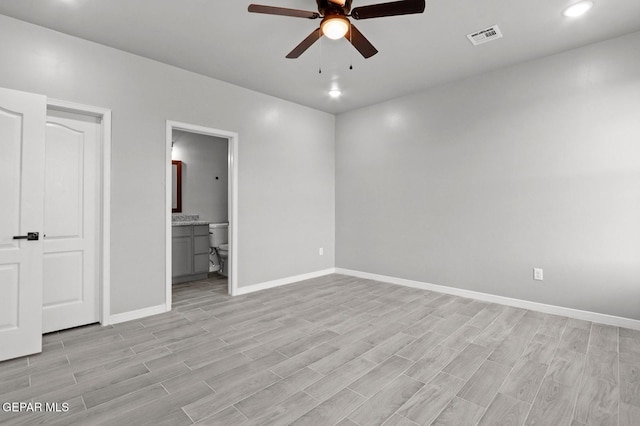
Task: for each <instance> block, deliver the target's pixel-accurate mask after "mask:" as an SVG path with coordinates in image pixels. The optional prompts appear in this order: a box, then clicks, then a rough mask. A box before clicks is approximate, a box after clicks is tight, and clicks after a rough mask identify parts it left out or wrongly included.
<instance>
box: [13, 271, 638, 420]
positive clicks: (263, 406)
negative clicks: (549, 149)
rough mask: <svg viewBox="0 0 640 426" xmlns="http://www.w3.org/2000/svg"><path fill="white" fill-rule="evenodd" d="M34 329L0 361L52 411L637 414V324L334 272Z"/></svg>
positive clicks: (107, 414)
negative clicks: (118, 317)
mask: <svg viewBox="0 0 640 426" xmlns="http://www.w3.org/2000/svg"><path fill="white" fill-rule="evenodd" d="M173 301H174V306H173V311H171V312H169V313H166V314H162V315H157V316H154V317H150V318H145V319H141V320H138V321H131V322H127V323H122V324H117V325H115V326H109V327H101V326H99V325H92V326H87V327H81V328H76V329H72V330H66V331H62V332H58V333H52V334H47V335H45V336H44V350H43V352H42V354H39V355H34V356H30V357H25V358H20V359H16V360H10V361H6V362H4V363H0V401H1V402H2V403H3V408H6V407H4V406H5V405H6V404H5V403H7V402H27V401H32V402H34V403H36V402H39V403H42V404H45V403H54V402H57V403H59V404H62V403H65V404H68V411H66V412H65V410H64V407H66V405H65V406H62V405H60V406H59V411H60V412H36V413H6V412H4V410H2V411H0V423H2V424H4V423H8V424H25V425H35V424H47V425H65V426H66V425H92V424H103V423H104V424H112V425H143V424H149V425H154V426H155V425H189V424H193V423H197V424H207V425H225V426H230V425H287V424H294V425H314V426H318V425H335V424H338V425H341V426H348V425H360V426H372V425H381V424H383V425H386V426H391V425H396V426H397V425H415V424H421V425H455V426H464V425H482V426H484V425H550V426H562V425H567V426H584V425H590V426H594V425H619V426H638V425H640V331H634V330H629V329H623V328H618V327H612V326H608V325H601V324H596V323H590V322H587V321H580V320H574V319H569V318H566V317H561V316H554V315H548V314H542V313H539V312H533V311H528V310H525V309H517V308H513V307H507V306H502V305H497V304H491V303H486V302H481V301H476V300H472V299H465V298H461V297H455V296H451V295H445V294H439V293H434V292H429V291H423V290H418V289H413V288H407V287H402V286H396V285H391V284H386V283H381V282H375V281H370V280H363V279H359V278H353V277H347V276H343V275H329V276H325V277H321V278H316V279H312V280H308V281H303V282H300V283H296V284H291V285H287V286H283V287H279V288H275V289H271V290H266V291H262V292H257V293H253V294H248V295H244V296H237V297H233V298H232V297H230V296H227V295H226V281H225V280H224V279H220V278H210V279H209V280H206V281H198V282H192V283H185V284H180V285H176V286H175V287H174V292H173Z"/></svg>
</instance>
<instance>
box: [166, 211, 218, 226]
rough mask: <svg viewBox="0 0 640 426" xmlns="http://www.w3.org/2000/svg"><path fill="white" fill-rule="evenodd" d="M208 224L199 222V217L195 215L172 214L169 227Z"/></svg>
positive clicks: (203, 221)
mask: <svg viewBox="0 0 640 426" xmlns="http://www.w3.org/2000/svg"><path fill="white" fill-rule="evenodd" d="M210 223H211V222H209V221H207V220H200V215H197V214H173V215H172V217H171V226H193V225H208V224H210Z"/></svg>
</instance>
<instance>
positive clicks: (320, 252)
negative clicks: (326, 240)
mask: <svg viewBox="0 0 640 426" xmlns="http://www.w3.org/2000/svg"><path fill="white" fill-rule="evenodd" d="M318 254H319V255H320V256H323V255H324V249H323V248H322V247H320V249H318Z"/></svg>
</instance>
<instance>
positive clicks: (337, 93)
mask: <svg viewBox="0 0 640 426" xmlns="http://www.w3.org/2000/svg"><path fill="white" fill-rule="evenodd" d="M340 95H342V92H341V91H340V90H338V89H331V90H329V96H331V97H332V98H334V99H335V98H339V97H340Z"/></svg>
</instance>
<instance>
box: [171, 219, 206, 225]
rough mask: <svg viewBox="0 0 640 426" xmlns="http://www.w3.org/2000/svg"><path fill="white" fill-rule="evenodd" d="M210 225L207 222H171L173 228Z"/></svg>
mask: <svg viewBox="0 0 640 426" xmlns="http://www.w3.org/2000/svg"><path fill="white" fill-rule="evenodd" d="M210 223H211V222H209V221H207V220H181V221H173V222H171V226H192V225H208V224H210Z"/></svg>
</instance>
